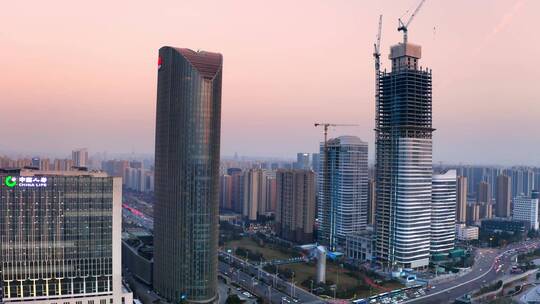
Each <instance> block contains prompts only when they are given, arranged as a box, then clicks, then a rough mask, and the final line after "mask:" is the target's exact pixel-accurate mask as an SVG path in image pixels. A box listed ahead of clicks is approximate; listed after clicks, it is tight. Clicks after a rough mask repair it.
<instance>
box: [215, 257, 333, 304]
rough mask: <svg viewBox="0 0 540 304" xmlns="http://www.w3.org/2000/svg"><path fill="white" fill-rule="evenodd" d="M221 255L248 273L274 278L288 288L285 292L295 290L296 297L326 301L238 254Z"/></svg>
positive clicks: (319, 301) (318, 301) (311, 301)
mask: <svg viewBox="0 0 540 304" xmlns="http://www.w3.org/2000/svg"><path fill="white" fill-rule="evenodd" d="M220 255H224V256H228V257H229V258H232V259H233V260H234V261H235V262H237V263H240V265H242V267H243V271H244V272H246V273H248V272H249V273H251V274H253V275H256V276H258V275H259V274H261V275H262V277H263V278H264V279H265V280H267V281H268V280H269V279H270V278H272V282H274V281H275V283H276V285H279V286H283V287H284V288H285V290H286V291H285V292H284V293H288V294H289V296H290V295H291V294H292V291H294V298H298V299H299V300H301V301H302V302H308V303H324V301H323V300H322V299H321V298H319V297H317V296H316V295H314V294H312V293H310V292H308V291H306V290H304V289H302V288H299V287H298V286H292V284H291V283H289V282H288V281H286V280H283V279H281V278H279V277H276V276H275V275H273V274H269V273H268V272H266V271H265V270H260V269H259V268H258V267H256V266H254V265H253V264H250V263H246V262H245V261H243V260H241V259H239V258H238V257H236V256H233V255H230V254H228V253H225V252H220Z"/></svg>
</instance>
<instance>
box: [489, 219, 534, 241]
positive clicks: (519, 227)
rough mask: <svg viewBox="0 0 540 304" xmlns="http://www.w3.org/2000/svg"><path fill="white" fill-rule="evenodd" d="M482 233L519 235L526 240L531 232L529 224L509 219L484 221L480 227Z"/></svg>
mask: <svg viewBox="0 0 540 304" xmlns="http://www.w3.org/2000/svg"><path fill="white" fill-rule="evenodd" d="M480 229H481V230H482V232H486V233H509V234H518V235H519V236H520V237H522V238H525V236H526V235H527V232H528V231H529V223H528V222H525V221H519V220H508V219H501V218H498V219H486V220H483V221H482V224H481V226H480Z"/></svg>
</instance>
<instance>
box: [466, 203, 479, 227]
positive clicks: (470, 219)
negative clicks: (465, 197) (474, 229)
mask: <svg viewBox="0 0 540 304" xmlns="http://www.w3.org/2000/svg"><path fill="white" fill-rule="evenodd" d="M479 221H480V204H478V203H476V202H470V203H467V221H466V223H467V225H469V226H470V225H475V224H477V223H478V222H479Z"/></svg>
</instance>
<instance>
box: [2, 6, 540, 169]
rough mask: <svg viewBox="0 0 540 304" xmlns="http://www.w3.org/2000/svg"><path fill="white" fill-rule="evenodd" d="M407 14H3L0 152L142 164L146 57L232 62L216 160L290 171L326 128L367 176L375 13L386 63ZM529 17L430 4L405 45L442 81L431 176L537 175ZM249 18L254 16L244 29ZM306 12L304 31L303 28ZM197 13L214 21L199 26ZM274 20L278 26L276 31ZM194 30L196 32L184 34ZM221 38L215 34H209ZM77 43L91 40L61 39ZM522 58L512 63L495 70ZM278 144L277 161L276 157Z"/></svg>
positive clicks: (40, 10) (151, 114)
mask: <svg viewBox="0 0 540 304" xmlns="http://www.w3.org/2000/svg"><path fill="white" fill-rule="evenodd" d="M308 4H309V6H308ZM415 4H416V1H402V2H400V3H399V5H397V4H395V3H392V2H391V1H380V2H377V3H347V2H338V3H335V4H334V5H329V4H328V3H324V2H322V1H320V2H319V1H310V2H302V1H300V2H296V3H292V4H291V3H285V2H276V3H272V4H265V5H264V6H263V5H261V4H257V3H251V2H245V1H235V2H229V3H225V4H224V3H219V4H209V3H205V2H200V3H189V4H182V3H177V4H174V5H173V4H172V3H168V4H164V5H161V6H150V5H148V6H143V5H129V6H128V7H129V9H128V10H124V6H125V5H123V4H122V3H114V4H107V6H106V9H104V8H105V6H102V5H101V3H97V4H96V5H95V6H92V7H87V8H86V7H85V9H81V8H80V7H77V6H76V5H73V4H68V3H67V2H66V3H65V4H64V5H62V9H61V10H58V9H57V8H55V7H54V6H50V5H46V4H40V3H36V4H35V5H33V6H32V8H28V7H22V4H17V3H10V4H9V5H7V7H6V9H5V10H3V12H4V13H0V16H2V19H3V20H4V21H5V22H6V23H7V24H10V25H11V26H10V27H5V29H4V31H3V32H2V33H0V46H1V47H2V48H3V50H5V52H6V55H5V56H3V58H1V59H0V65H1V66H3V70H4V71H5V75H9V77H5V78H4V79H2V80H3V81H2V82H0V83H1V84H0V91H2V92H3V100H4V102H3V103H2V105H3V110H4V111H5V112H6V113H22V114H24V115H9V116H7V117H5V118H4V119H3V120H2V121H1V122H0V129H2V133H1V135H2V137H3V139H4V144H2V145H0V153H2V152H4V153H5V152H8V153H12V152H14V151H35V152H42V153H51V154H54V153H69V151H71V150H72V149H73V148H75V147H88V149H89V151H90V152H91V153H92V152H95V151H104V150H106V151H109V152H111V153H114V152H128V153H129V151H136V152H137V153H151V151H152V149H153V145H154V142H153V134H154V132H155V131H154V128H153V125H154V123H153V121H154V119H155V104H154V101H155V88H156V83H157V81H156V74H157V58H156V55H155V52H154V51H153V50H154V49H155V48H157V47H159V46H161V45H163V44H170V45H189V46H190V47H193V48H200V49H205V50H208V51H220V52H222V53H224V54H225V55H226V56H227V58H228V61H227V69H226V70H225V71H226V72H225V75H224V79H225V81H224V84H223V87H224V94H223V118H222V121H223V123H222V130H223V138H222V146H223V149H222V152H223V153H222V154H223V155H234V153H235V152H238V153H239V154H240V155H252V156H276V157H291V158H292V157H294V155H295V154H296V153H297V152H299V151H304V152H316V151H317V148H318V145H319V142H320V141H321V140H322V134H321V133H320V130H318V129H315V128H313V125H312V124H313V122H315V121H329V122H336V123H359V124H360V127H358V128H350V129H347V130H334V131H332V133H331V136H332V137H337V136H341V135H346V134H350V135H355V136H359V137H360V138H362V139H363V140H366V141H367V142H368V144H369V145H370V146H371V148H370V161H371V162H372V161H373V159H374V158H373V155H374V150H373V148H372V147H373V138H374V134H373V130H372V129H373V128H372V122H373V114H374V113H373V109H374V102H373V95H374V88H373V79H374V73H373V66H372V64H373V62H372V58H371V53H372V51H373V50H372V47H373V46H372V44H373V42H374V39H375V37H374V36H375V34H376V25H377V17H378V15H379V14H380V13H384V21H383V37H382V56H383V57H387V55H388V53H389V45H390V44H392V43H393V42H395V41H399V33H398V32H397V31H396V27H397V26H396V24H397V18H398V17H400V16H401V15H402V14H403V13H404V12H405V11H406V10H407V9H411V8H412V7H414V5H415ZM20 6H21V7H20ZM538 6H539V3H538V2H531V1H477V2H474V3H468V2H465V1H458V2H452V3H451V4H450V3H449V2H427V3H426V6H425V8H424V9H423V11H422V12H421V13H420V14H419V15H418V17H417V20H415V23H414V24H413V26H412V27H411V30H410V38H409V39H410V41H411V42H412V43H418V44H421V45H422V46H424V47H425V48H426V49H429V50H430V52H429V53H426V54H425V56H424V58H425V60H426V62H429V66H430V68H433V70H434V71H437V72H436V73H435V75H434V84H433V85H434V91H435V92H436V96H435V98H434V100H435V102H434V105H433V107H434V110H433V112H434V113H435V114H434V121H435V124H434V128H436V129H437V131H436V132H435V133H434V151H433V153H434V162H438V161H444V162H450V163H469V164H474V163H477V164H500V165H538V164H539V161H538V160H537V159H535V157H534V156H535V153H530V151H534V150H537V149H539V148H540V137H539V136H540V135H538V133H537V132H535V121H537V119H536V117H537V113H539V112H540V104H539V103H537V102H535V99H536V98H535V96H534V95H533V94H534V92H533V91H532V90H527V88H530V87H531V86H532V85H534V83H535V79H538V76H539V75H538V73H539V72H538V69H536V68H535V66H534V64H532V66H531V62H530V61H529V58H534V55H535V54H536V53H538V51H540V41H539V38H537V37H534V35H533V36H531V35H529V24H530V22H529V21H530V19H531V18H532V17H533V16H534V12H535V11H537V8H539V7H538ZM464 7H466V8H467V9H466V10H464V9H462V8H464ZM243 9H246V10H249V11H251V12H253V13H252V14H248V15H244V14H242V15H241V16H240V15H239V14H241V12H242V11H243ZM12 11H17V12H18V14H17V15H14V14H11V13H10V12H12ZM120 11H122V12H124V14H119V12H120ZM300 12H302V21H303V22H297V16H298V14H299V13H300ZM203 13H204V14H206V15H205V16H207V17H208V18H200V16H202V15H203ZM278 15H279V16H280V22H272V18H274V16H278ZM51 16H53V17H54V18H50V17H51ZM98 16H99V17H98ZM163 16H167V17H168V18H162V17H163ZM239 16H240V17H241V18H239ZM43 18H45V19H43ZM29 20H32V22H28V21H29ZM170 20H174V22H173V21H170ZM119 21H120V22H119ZM66 23H67V24H70V26H69V27H64V26H63V24H66ZM37 24H39V27H38V26H36V25H37ZM246 24H249V25H250V26H249V27H247V26H246ZM185 25H190V26H185ZM472 25H474V26H472ZM193 26H195V27H197V28H198V31H197V33H194V32H193V31H190V30H189V29H190V28H193ZM217 27H219V28H220V31H219V33H217V32H216V33H213V31H214V29H215V28H217ZM164 28H166V30H164ZM171 28H174V29H171ZM79 36H84V37H85V39H79V40H77V39H66V38H67V37H79ZM525 38H526V39H525ZM524 43H527V44H526V45H525V44H524ZM126 45H129V47H127V46H126ZM516 48H517V49H519V51H520V56H515V58H514V57H512V58H509V59H508V60H499V58H504V57H505V56H509V54H515V49H516ZM337 52H339V53H340V56H336V55H335V54H337ZM81 58H84V60H80V59H81ZM449 58H450V59H451V60H449ZM383 62H384V60H383ZM383 68H387V69H388V68H389V66H388V65H387V64H384V65H383ZM523 70H525V71H526V72H525V73H523ZM57 71H62V73H56V72H57ZM284 71H285V72H286V73H283V72H284ZM53 72H54V73H53ZM464 72H465V73H464ZM51 74H54V75H60V76H55V77H50V75H51ZM335 75H340V76H339V77H336V76H335ZM513 75H520V77H519V79H518V77H514V76H513ZM336 92H339V94H338V95H336ZM43 110H46V111H47V112H48V113H56V114H55V115H54V116H55V119H54V120H50V119H49V120H47V123H43V124H39V132H40V134H50V135H48V136H36V134H37V133H36V132H38V131H36V130H38V129H37V126H36V124H37V123H36V121H39V119H42V118H44V116H43ZM253 113H259V115H253ZM255 117H256V118H255ZM98 118H99V119H98ZM277 122H279V123H277ZM17 126H26V127H24V128H22V127H17ZM28 126H35V127H36V128H32V127H30V128H29V127H28ZM87 126H91V127H87ZM246 126H247V127H246ZM290 130H295V132H290ZM283 133H285V134H288V135H287V136H283V135H282V134H283ZM81 134H84V135H85V136H84V137H82V138H81V136H80V135H81ZM27 138H32V139H33V140H32V141H28V140H26V139H27ZM501 138H502V139H503V140H501ZM6 143H9V145H8V144H6ZM253 143H256V144H255V145H254V144H253ZM277 143H279V144H280V146H281V147H282V149H279V151H278V150H276V149H273V147H275V145H276V144H277Z"/></svg>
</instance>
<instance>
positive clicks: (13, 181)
mask: <svg viewBox="0 0 540 304" xmlns="http://www.w3.org/2000/svg"><path fill="white" fill-rule="evenodd" d="M4 184H6V186H8V187H10V188H13V187H15V185H17V179H16V178H15V177H13V176H11V175H8V176H6V179H5V180H4Z"/></svg>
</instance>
